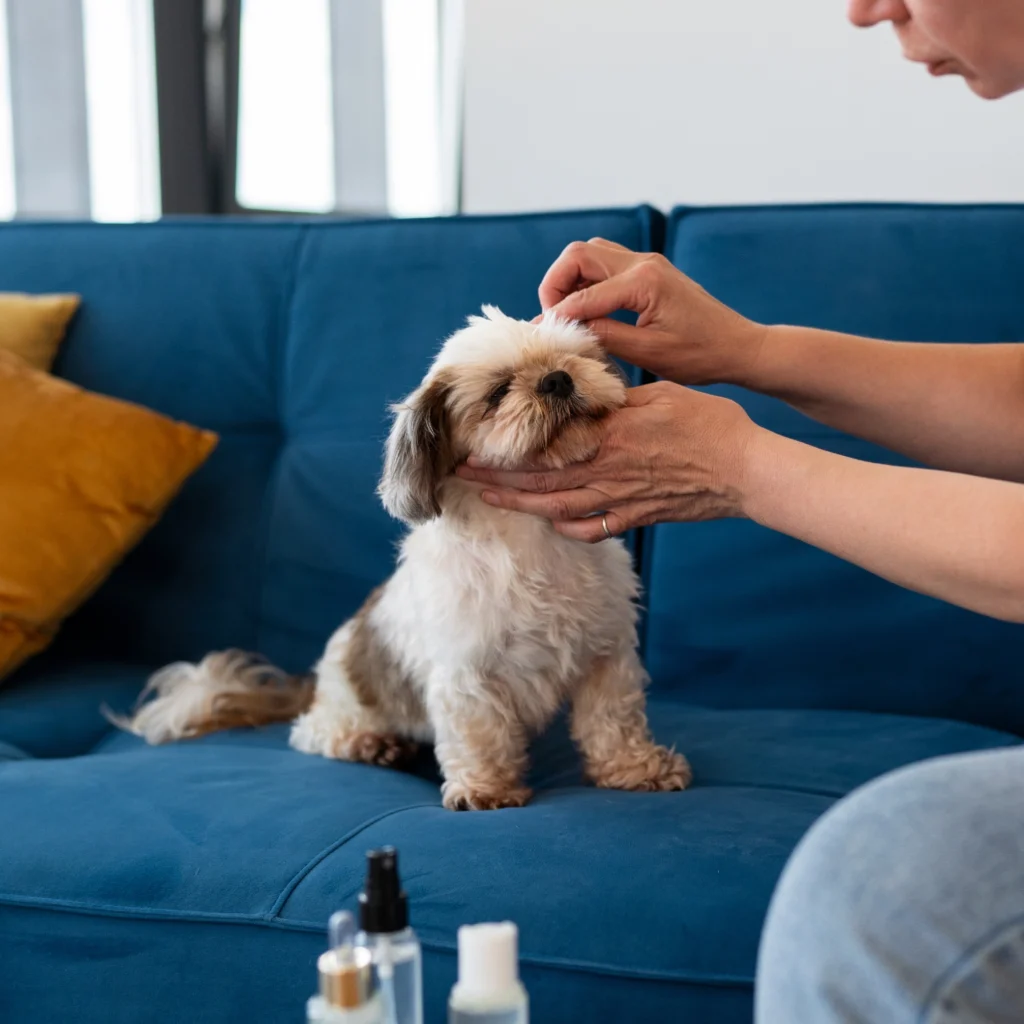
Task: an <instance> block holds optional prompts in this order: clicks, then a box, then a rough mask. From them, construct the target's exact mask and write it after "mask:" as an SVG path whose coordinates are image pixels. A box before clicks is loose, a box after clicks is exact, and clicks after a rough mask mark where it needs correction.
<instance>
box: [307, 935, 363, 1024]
mask: <svg viewBox="0 0 1024 1024" xmlns="http://www.w3.org/2000/svg"><path fill="white" fill-rule="evenodd" d="M317 970H318V971H319V972H320V995H321V996H322V997H323V999H324V1001H325V1002H327V1003H329V1004H330V1005H331V1006H334V1007H337V1008H338V1009H339V1010H354V1009H356V1008H358V1007H360V1006H363V1005H365V1004H366V1003H368V1002H369V1001H370V999H371V997H372V996H373V966H372V957H371V955H370V951H369V950H368V949H363V948H362V947H361V946H357V947H353V946H342V947H340V948H338V949H329V950H328V951H327V952H326V953H321V954H320V959H319V960H317Z"/></svg>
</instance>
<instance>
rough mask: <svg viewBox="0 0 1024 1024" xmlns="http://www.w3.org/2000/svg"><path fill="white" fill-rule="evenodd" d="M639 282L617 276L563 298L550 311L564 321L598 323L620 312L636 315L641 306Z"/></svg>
mask: <svg viewBox="0 0 1024 1024" xmlns="http://www.w3.org/2000/svg"><path fill="white" fill-rule="evenodd" d="M639 284H640V282H639V281H638V280H637V278H636V277H635V276H634V275H632V274H628V273H623V274H617V275H616V276H615V277H610V278H609V279H608V280H607V281H600V282H598V283H597V284H592V285H589V286H587V287H586V288H583V289H582V290H581V291H578V292H573V293H572V295H567V296H566V297H565V298H564V299H562V300H561V301H560V302H559V303H558V304H557V305H555V306H553V307H552V309H553V311H554V312H555V313H557V314H558V315H559V316H562V317H565V319H566V320H587V321H590V320H601V319H603V318H604V317H607V316H610V315H611V314H612V313H615V312H616V311H617V310H620V309H629V310H632V311H634V312H637V311H638V310H639V309H641V308H642V306H643V305H644V303H642V302H641V293H640V288H639Z"/></svg>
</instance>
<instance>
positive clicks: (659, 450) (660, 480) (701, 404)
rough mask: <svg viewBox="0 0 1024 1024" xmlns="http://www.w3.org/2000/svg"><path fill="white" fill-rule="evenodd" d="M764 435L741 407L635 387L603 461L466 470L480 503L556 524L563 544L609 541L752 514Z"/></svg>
mask: <svg viewBox="0 0 1024 1024" xmlns="http://www.w3.org/2000/svg"><path fill="white" fill-rule="evenodd" d="M757 435H758V428H757V427H755V426H754V424H753V423H751V421H750V419H749V418H748V417H747V415H746V413H745V412H744V411H743V410H742V409H741V408H740V406H738V405H737V404H736V403H734V402H731V401H729V400H728V399H724V398H719V397H717V396H713V395H706V394H702V393H700V392H696V391H692V390H690V389H689V388H684V387H680V386H679V385H676V384H669V383H667V382H663V383H658V384H649V385H646V386H644V387H640V388H634V389H633V390H632V391H630V393H629V401H628V404H627V406H626V407H625V408H624V409H621V410H619V411H618V412H615V413H612V414H611V415H610V416H609V417H608V418H607V420H606V421H605V429H604V434H603V439H602V443H601V447H600V449H599V451H598V452H597V454H596V455H595V457H594V458H593V459H592V460H591V461H589V462H584V463H577V464H575V465H572V466H568V467H566V468H565V469H562V470H544V469H538V468H525V469H519V470H512V471H500V470H493V469H484V468H476V467H474V466H473V465H471V464H470V465H466V466H462V467H460V468H459V471H458V472H459V475H460V476H461V477H463V478H464V479H469V480H474V481H477V482H478V483H482V484H484V485H486V486H487V488H488V489H487V490H485V491H483V492H482V494H481V500H483V501H485V502H487V503H488V504H490V505H493V506H495V507H498V508H504V509H508V510H511V511H517V512H525V513H527V514H529V515H536V516H541V517H543V518H547V519H550V520H552V522H553V523H554V527H555V529H556V530H557V531H558V532H559V533H561V534H563V535H564V536H567V537H571V538H574V539H577V540H583V541H592V542H593V541H600V540H604V539H606V534H605V532H604V526H603V524H602V521H601V519H602V515H599V514H598V513H601V514H603V515H604V516H605V517H606V519H607V523H608V529H609V531H610V532H611V533H612V534H614V535H618V534H621V533H624V532H625V531H626V530H629V529H632V528H633V527H637V526H647V525H650V524H652V523H657V522H696V521H700V520H707V519H720V518H725V517H734V516H742V515H744V511H743V509H744V500H745V482H746V480H747V478H748V473H747V469H746V467H747V464H748V461H749V458H750V457H751V455H750V453H751V451H752V449H753V448H754V441H755V439H756V437H757Z"/></svg>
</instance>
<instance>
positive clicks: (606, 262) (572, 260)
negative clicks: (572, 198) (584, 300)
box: [538, 242, 636, 316]
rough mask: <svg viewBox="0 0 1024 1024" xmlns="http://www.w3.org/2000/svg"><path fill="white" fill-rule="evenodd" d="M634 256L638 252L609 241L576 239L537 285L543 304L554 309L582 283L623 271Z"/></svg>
mask: <svg viewBox="0 0 1024 1024" xmlns="http://www.w3.org/2000/svg"><path fill="white" fill-rule="evenodd" d="M635 260H636V253H633V252H630V251H629V250H628V249H625V248H622V247H621V246H617V245H614V244H613V243H610V242H608V243H605V244H603V245H598V244H597V243H596V242H573V243H572V244H571V245H568V246H566V247H565V249H564V250H563V251H562V254H561V256H559V257H558V259H557V260H555V262H554V263H552V264H551V267H550V268H549V270H548V272H547V273H546V274H545V275H544V280H543V281H541V283H540V288H539V289H538V294H539V296H540V308H541V309H543V310H548V309H551V307H552V306H557V305H558V303H560V302H561V301H562V300H563V299H564V298H566V296H569V295H572V293H573V292H575V291H576V290H577V289H578V288H580V287H581V286H585V285H586V284H587V283H589V282H592V281H605V280H607V279H608V278H609V277H612V276H613V275H615V274H621V273H622V272H623V271H624V270H626V269H628V268H629V267H630V266H631V265H632V264H633V262H634V261H635ZM601 315H602V316H603V315H604V314H601Z"/></svg>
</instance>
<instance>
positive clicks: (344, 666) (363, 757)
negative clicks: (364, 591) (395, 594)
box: [289, 596, 430, 767]
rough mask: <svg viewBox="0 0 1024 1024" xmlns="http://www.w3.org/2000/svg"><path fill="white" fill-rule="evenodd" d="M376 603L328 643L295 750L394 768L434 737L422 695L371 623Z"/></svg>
mask: <svg viewBox="0 0 1024 1024" xmlns="http://www.w3.org/2000/svg"><path fill="white" fill-rule="evenodd" d="M374 600H375V597H373V596H371V599H370V601H368V602H367V604H366V605H365V606H364V610H363V611H361V612H360V613H359V614H358V615H357V616H356V617H355V618H354V619H352V620H351V621H350V622H348V623H346V624H345V625H344V626H342V628H341V629H339V630H338V632H337V633H335V634H334V636H333V637H332V638H331V640H330V641H329V643H328V645H327V649H326V650H325V651H324V656H323V658H321V660H320V664H319V665H318V666H317V669H316V677H317V682H316V695H315V697H314V699H313V703H312V705H311V706H310V707H309V709H308V710H307V711H306V712H305V713H304V714H302V715H300V716H299V717H298V718H297V719H296V720H295V722H294V724H293V725H292V731H291V737H290V741H289V742H290V743H291V745H292V746H293V747H294V748H295V749H296V750H301V751H303V753H306V754H321V755H323V756H324V757H333V758H337V759H339V760H341V761H361V762H363V763H365V764H376V765H383V766H387V767H390V766H392V765H395V764H398V763H400V762H402V761H405V760H407V759H409V758H411V757H412V756H413V755H414V754H415V753H416V749H417V746H418V743H417V741H418V740H421V739H428V738H430V730H429V726H428V724H427V717H426V711H425V709H424V707H423V703H422V701H421V700H420V698H419V695H418V693H417V692H416V690H415V689H414V687H413V686H412V684H411V682H410V681H409V680H408V679H407V678H406V677H405V675H404V674H403V673H402V672H401V671H400V670H399V669H398V667H397V665H396V664H395V662H394V660H393V659H392V658H391V657H390V656H389V655H388V652H387V650H386V649H385V648H384V646H383V644H382V643H381V641H380V639H379V638H378V637H377V636H376V634H375V633H374V631H373V628H372V626H371V624H370V623H369V621H368V612H369V609H371V608H372V607H373V602H374Z"/></svg>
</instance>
